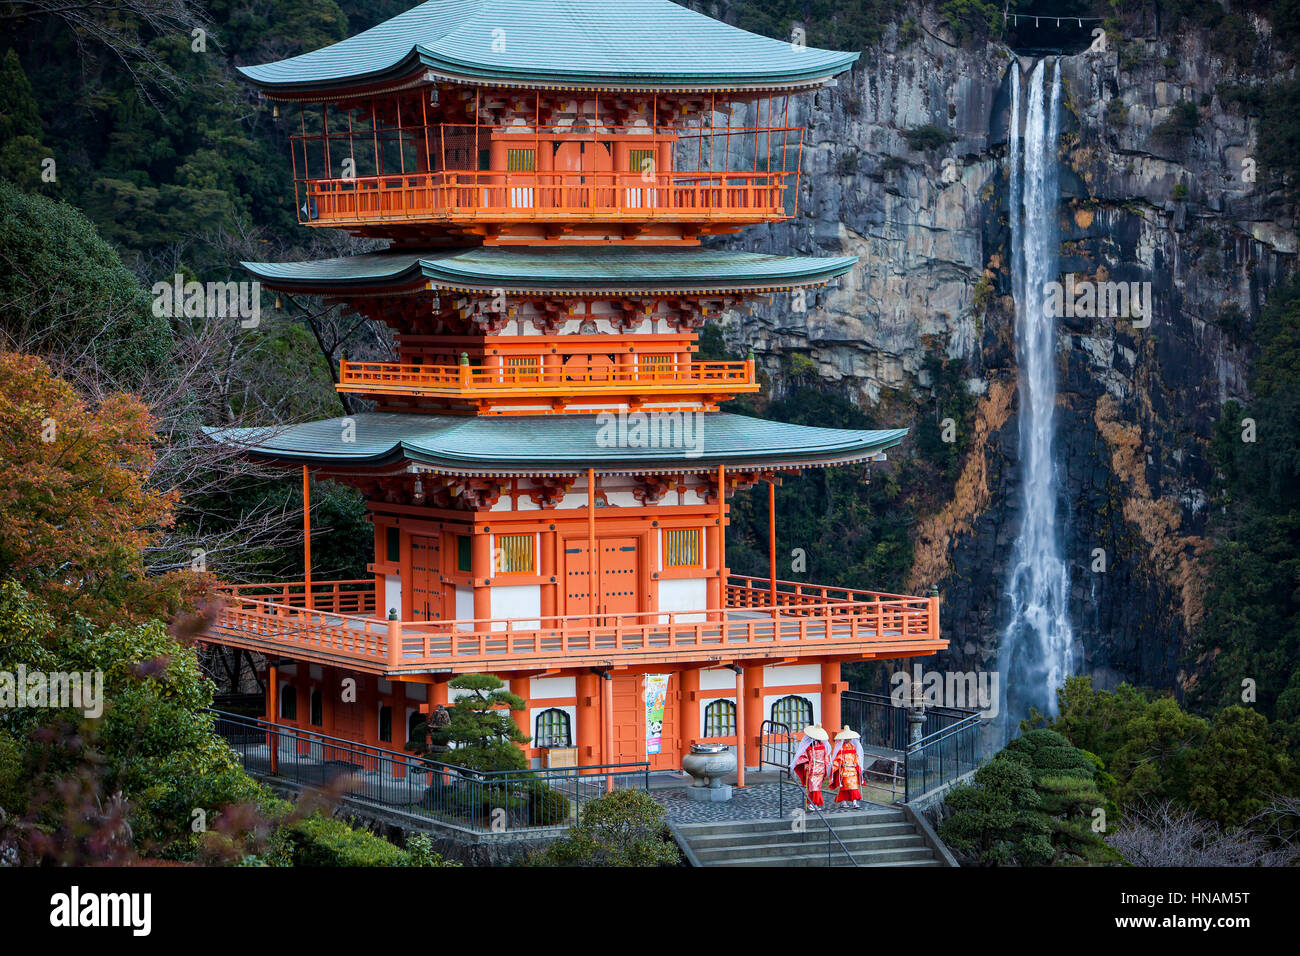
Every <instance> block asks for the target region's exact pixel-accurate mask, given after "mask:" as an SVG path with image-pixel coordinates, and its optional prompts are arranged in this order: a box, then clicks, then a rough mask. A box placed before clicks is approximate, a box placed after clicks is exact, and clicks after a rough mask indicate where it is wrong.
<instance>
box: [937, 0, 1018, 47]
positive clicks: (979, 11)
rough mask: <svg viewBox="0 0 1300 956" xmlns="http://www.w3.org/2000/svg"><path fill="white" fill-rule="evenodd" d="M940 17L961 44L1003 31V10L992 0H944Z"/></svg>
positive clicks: (940, 6)
mask: <svg viewBox="0 0 1300 956" xmlns="http://www.w3.org/2000/svg"><path fill="white" fill-rule="evenodd" d="M939 15H940V16H942V17H943V19H944V22H945V23H947V24H948V27H949V29H951V30H952V32H953V35H954V36H955V37H956V38H957V41H958V42H959V43H962V42H965V41H967V40H974V39H976V38H978V37H982V36H986V35H988V34H989V33H996V32H998V31H999V30H1001V29H1002V25H1003V22H1002V8H1001V7H1000V6H998V4H996V3H992V2H990V0H943V2H942V3H940V4H939Z"/></svg>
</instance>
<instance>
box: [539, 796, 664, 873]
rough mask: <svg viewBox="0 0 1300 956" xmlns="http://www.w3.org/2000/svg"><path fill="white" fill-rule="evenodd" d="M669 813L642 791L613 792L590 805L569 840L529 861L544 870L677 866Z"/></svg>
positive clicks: (557, 843)
mask: <svg viewBox="0 0 1300 956" xmlns="http://www.w3.org/2000/svg"><path fill="white" fill-rule="evenodd" d="M667 815H668V811H667V810H666V809H665V808H664V807H663V806H661V805H660V804H659V803H658V802H657V801H656V800H655V799H654V797H652V796H650V794H648V793H645V792H644V791H641V790H615V791H614V792H613V793H610V794H607V795H605V796H603V797H598V798H597V799H595V800H592V801H591V802H589V803H588V804H587V805H586V806H585V807H584V808H583V810H582V820H581V822H580V823H578V825H577V826H575V827H574V828H573V829H572V830H571V831H570V832H569V835H568V836H567V837H565V838H564V839H563V840H557V841H556V842H555V843H552V844H551V845H550V846H549V847H547V848H546V850H545V851H543V852H542V853H541V854H540V855H539V856H537V857H536V858H534V860H533V862H534V863H538V864H541V865H543V866H677V865H679V864H680V863H681V855H680V854H679V853H678V851H677V846H676V845H675V844H674V843H673V839H672V836H671V834H669V832H668V826H667V824H666V823H665V820H666V818H667Z"/></svg>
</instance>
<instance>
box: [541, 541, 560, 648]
mask: <svg viewBox="0 0 1300 956" xmlns="http://www.w3.org/2000/svg"><path fill="white" fill-rule="evenodd" d="M551 527H552V528H554V527H555V526H554V525H552V526H551ZM557 537H558V535H557V533H556V532H555V531H553V530H552V531H543V532H542V533H541V554H540V555H538V559H539V564H538V567H539V570H540V572H541V575H542V617H555V616H556V615H557V614H559V611H558V610H557V608H558V607H559V594H560V585H559V583H558V576H557V575H556V572H555V568H556V564H557V561H556V554H557V552H558V550H559V544H558V542H557V540H556V539H557ZM555 624H556V622H555V621H551V622H549V623H543V624H542V627H554V626H555Z"/></svg>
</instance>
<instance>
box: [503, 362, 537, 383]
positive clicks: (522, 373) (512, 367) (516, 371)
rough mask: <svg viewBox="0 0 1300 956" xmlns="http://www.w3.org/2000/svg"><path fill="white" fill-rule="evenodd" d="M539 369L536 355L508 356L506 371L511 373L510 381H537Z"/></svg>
mask: <svg viewBox="0 0 1300 956" xmlns="http://www.w3.org/2000/svg"><path fill="white" fill-rule="evenodd" d="M537 369H538V362H537V356H536V355H508V356H506V371H507V372H508V373H509V375H508V376H507V380H508V381H511V382H518V381H536V380H537Z"/></svg>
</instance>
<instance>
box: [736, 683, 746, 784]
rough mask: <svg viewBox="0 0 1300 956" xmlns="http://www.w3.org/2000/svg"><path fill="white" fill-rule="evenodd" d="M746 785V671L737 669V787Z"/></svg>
mask: <svg viewBox="0 0 1300 956" xmlns="http://www.w3.org/2000/svg"><path fill="white" fill-rule="evenodd" d="M744 785H745V669H744V668H743V667H737V668H736V786H737V787H743V786H744Z"/></svg>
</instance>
